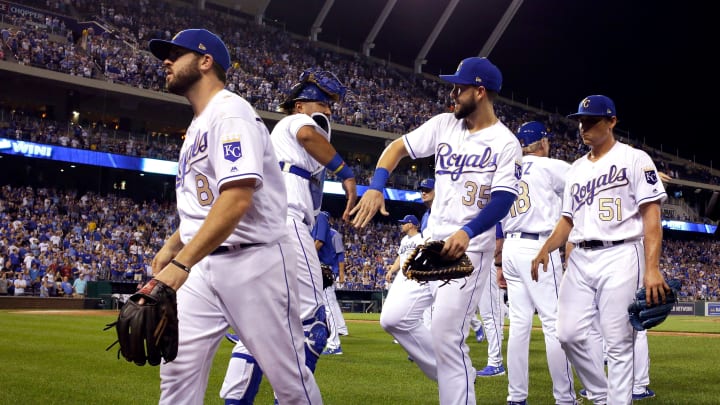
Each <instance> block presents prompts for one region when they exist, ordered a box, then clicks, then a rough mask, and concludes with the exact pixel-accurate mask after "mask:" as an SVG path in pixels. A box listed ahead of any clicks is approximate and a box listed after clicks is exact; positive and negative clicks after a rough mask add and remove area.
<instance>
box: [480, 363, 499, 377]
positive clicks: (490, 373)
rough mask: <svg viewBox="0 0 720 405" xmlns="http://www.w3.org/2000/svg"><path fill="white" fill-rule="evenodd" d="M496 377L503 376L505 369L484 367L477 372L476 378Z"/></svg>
mask: <svg viewBox="0 0 720 405" xmlns="http://www.w3.org/2000/svg"><path fill="white" fill-rule="evenodd" d="M498 375H505V367H503V366H502V364H501V365H499V366H485V368H484V369H482V370H480V371H478V372H477V376H478V377H495V376H498Z"/></svg>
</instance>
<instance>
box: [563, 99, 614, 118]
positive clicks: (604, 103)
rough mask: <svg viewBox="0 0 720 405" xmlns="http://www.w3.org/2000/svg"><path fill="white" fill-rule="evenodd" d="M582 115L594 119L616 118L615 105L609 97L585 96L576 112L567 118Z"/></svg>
mask: <svg viewBox="0 0 720 405" xmlns="http://www.w3.org/2000/svg"><path fill="white" fill-rule="evenodd" d="M584 115H589V116H596V117H608V118H610V117H616V116H617V112H616V111H615V103H613V101H612V100H611V99H610V97H607V96H602V95H594V96H587V97H585V98H584V99H582V101H581V102H580V105H578V112H576V113H575V114H570V115H568V118H574V117H581V116H584Z"/></svg>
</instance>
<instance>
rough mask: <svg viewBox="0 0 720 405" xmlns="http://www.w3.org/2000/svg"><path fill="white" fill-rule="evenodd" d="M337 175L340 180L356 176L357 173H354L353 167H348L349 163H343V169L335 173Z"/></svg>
mask: <svg viewBox="0 0 720 405" xmlns="http://www.w3.org/2000/svg"><path fill="white" fill-rule="evenodd" d="M335 176H337V177H338V178H339V179H340V180H347V179H352V178H354V177H355V173H353V171H352V169H351V168H350V167H348V165H343V167H342V169H340V171H339V172H337V173H335Z"/></svg>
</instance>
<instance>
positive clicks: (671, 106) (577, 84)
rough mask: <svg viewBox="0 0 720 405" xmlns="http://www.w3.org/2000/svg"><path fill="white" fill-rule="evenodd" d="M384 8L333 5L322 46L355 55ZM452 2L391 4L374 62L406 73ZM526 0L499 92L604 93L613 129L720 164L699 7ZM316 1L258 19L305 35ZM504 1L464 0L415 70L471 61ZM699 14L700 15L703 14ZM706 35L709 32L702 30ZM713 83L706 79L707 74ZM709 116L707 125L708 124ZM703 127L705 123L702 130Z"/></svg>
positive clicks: (503, 48)
mask: <svg viewBox="0 0 720 405" xmlns="http://www.w3.org/2000/svg"><path fill="white" fill-rule="evenodd" d="M385 3H386V1H383V0H362V1H356V0H336V1H335V2H334V4H333V6H332V8H331V9H330V11H329V13H328V15H327V18H326V19H325V22H324V23H323V26H322V32H321V33H320V35H319V36H318V39H319V40H321V41H324V42H329V43H332V44H336V45H340V46H342V47H344V48H348V49H353V50H357V51H361V49H362V43H363V41H364V40H365V38H366V37H367V35H368V33H369V32H370V31H371V29H372V27H373V25H374V23H375V20H376V19H377V17H378V16H379V15H380V13H381V11H382V9H383V7H384V6H385ZM448 3H449V0H398V1H397V3H396V4H395V6H394V8H393V10H392V11H391V13H390V15H389V17H388V19H387V21H386V22H385V25H384V26H383V27H382V29H381V30H380V32H379V33H378V35H377V37H376V38H375V41H374V42H375V47H374V48H373V49H372V52H371V55H372V56H375V57H378V58H382V59H389V60H390V61H392V62H395V63H398V64H401V65H405V66H413V64H414V63H413V61H414V59H415V57H416V56H417V54H418V53H419V51H420V50H421V49H422V47H423V45H424V44H425V41H426V39H427V38H428V36H429V35H430V33H431V32H432V30H433V28H434V25H435V23H436V22H437V21H438V20H439V19H440V17H441V15H442V14H443V11H444V9H445V7H446V5H447V4H448ZM694 3H695V2H692V1H690V2H684V3H682V4H680V5H678V4H677V3H671V2H660V1H647V0H604V1H598V0H525V1H524V2H523V3H522V4H521V5H520V7H519V9H518V11H517V13H516V14H515V16H514V17H513V18H512V19H511V20H510V22H509V24H508V26H507V28H506V29H505V31H504V33H503V34H502V36H500V38H499V39H498V40H497V43H496V44H495V46H494V47H492V50H491V51H490V53H489V55H487V56H488V57H489V58H490V60H491V61H493V63H495V64H496V65H498V67H499V68H500V69H501V71H502V72H503V76H504V81H503V89H502V91H501V92H500V94H501V96H504V97H507V98H513V99H515V100H518V101H522V102H527V103H529V104H530V105H532V106H535V107H541V108H543V109H545V110H548V111H552V112H558V113H560V114H569V113H572V112H574V111H575V110H576V108H577V105H578V103H579V101H580V100H581V99H582V98H584V97H585V96H587V95H590V94H605V95H607V96H609V97H611V98H612V99H613V100H614V101H615V104H616V107H617V111H618V118H619V121H620V122H619V124H618V128H619V129H620V130H622V131H625V132H629V135H630V137H631V138H633V139H636V140H640V141H644V142H646V143H647V144H649V145H650V146H652V147H655V148H658V149H659V148H661V146H662V149H663V150H664V151H668V152H672V153H675V152H676V150H677V149H678V148H679V150H680V156H681V157H684V158H687V159H690V160H692V159H693V155H694V156H695V158H696V160H697V161H698V162H699V163H702V164H706V165H708V164H709V163H710V161H711V160H712V159H713V157H715V162H713V167H714V168H717V167H718V166H720V159H719V158H718V157H717V156H715V151H714V149H712V148H708V147H707V145H708V143H709V142H714V140H713V135H714V134H715V133H717V132H718V131H717V130H715V128H714V127H715V126H716V124H713V123H712V122H713V121H714V120H713V119H712V115H711V114H708V113H707V112H704V111H707V109H708V107H709V106H710V105H714V104H713V103H712V102H711V96H712V95H714V94H713V91H712V90H711V86H714V85H713V84H712V83H714V82H715V81H714V80H710V79H709V78H710V77H711V76H710V70H711V69H712V70H714V69H713V68H714V65H715V62H714V59H716V58H717V56H716V55H714V54H713V51H714V50H715V49H717V48H718V45H717V42H716V41H715V40H712V38H715V37H717V35H711V34H710V32H709V31H710V30H711V29H712V28H713V27H714V25H716V24H717V23H716V22H707V21H705V20H708V19H709V18H711V17H710V16H712V15H713V14H712V13H711V12H710V10H708V9H707V7H708V6H707V5H705V3H699V2H697V5H695V4H694ZM323 4H324V0H303V1H297V0H272V1H270V4H269V5H268V7H267V9H266V12H265V15H266V18H271V19H275V20H277V21H278V22H279V23H280V24H282V25H284V26H285V27H286V29H287V30H289V31H291V32H295V33H298V34H301V35H306V36H307V35H309V32H310V27H311V26H312V24H313V21H314V20H315V18H316V16H317V14H318V13H319V12H320V10H321V8H322V5H323ZM510 4H511V1H510V0H482V1H481V0H460V1H459V3H458V5H457V7H456V8H455V10H454V11H453V13H452V14H451V15H450V17H449V19H448V21H447V24H446V25H445V27H444V29H443V30H442V32H441V33H440V34H439V36H438V38H437V40H436V42H435V44H434V45H433V47H432V48H431V49H430V51H429V53H428V54H427V57H426V59H427V63H426V64H425V66H424V68H423V71H424V72H426V73H430V74H440V73H443V74H444V73H451V72H453V71H454V70H455V68H456V66H457V63H458V62H459V61H460V60H461V59H463V58H465V57H469V56H477V55H479V54H480V53H481V50H482V49H483V46H484V45H485V43H486V41H487V40H488V38H489V37H490V35H491V33H492V32H493V29H494V28H495V26H496V25H497V23H498V21H500V20H501V18H502V16H503V14H504V13H505V10H506V9H507V8H508V6H509V5H510ZM706 16H707V17H706ZM703 31H706V32H703ZM713 77H714V76H713ZM708 115H709V118H710V119H708ZM706 122H709V123H710V125H706Z"/></svg>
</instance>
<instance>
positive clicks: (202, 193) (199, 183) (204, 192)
mask: <svg viewBox="0 0 720 405" xmlns="http://www.w3.org/2000/svg"><path fill="white" fill-rule="evenodd" d="M195 187H196V190H197V191H196V192H197V199H198V202H200V205H202V206H206V205H210V204H212V203H213V201H215V196H214V195H213V193H212V190H210V184H209V183H208V179H207V176H205V175H202V174H198V175H195Z"/></svg>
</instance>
